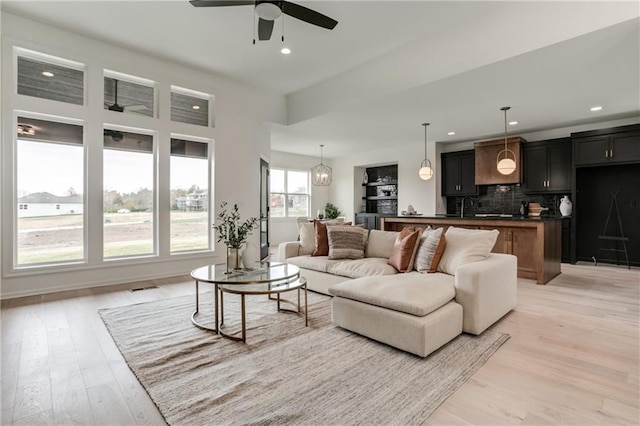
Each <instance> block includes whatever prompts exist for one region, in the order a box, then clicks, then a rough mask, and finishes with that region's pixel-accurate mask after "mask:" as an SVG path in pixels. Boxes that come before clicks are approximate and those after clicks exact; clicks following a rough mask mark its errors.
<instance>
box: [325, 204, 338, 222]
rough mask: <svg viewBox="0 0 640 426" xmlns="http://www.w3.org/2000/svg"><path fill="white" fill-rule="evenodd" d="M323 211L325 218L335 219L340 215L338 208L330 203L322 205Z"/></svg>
mask: <svg viewBox="0 0 640 426" xmlns="http://www.w3.org/2000/svg"><path fill="white" fill-rule="evenodd" d="M324 211H325V213H326V215H327V219H335V218H337V217H338V216H340V213H341V212H340V209H338V208H337V207H336V206H334V205H333V204H331V203H327V205H326V206H325V207H324Z"/></svg>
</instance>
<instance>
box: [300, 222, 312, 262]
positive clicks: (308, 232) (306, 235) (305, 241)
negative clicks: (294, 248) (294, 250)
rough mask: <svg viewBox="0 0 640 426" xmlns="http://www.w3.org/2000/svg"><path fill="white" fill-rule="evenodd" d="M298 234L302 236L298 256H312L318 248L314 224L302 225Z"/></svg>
mask: <svg viewBox="0 0 640 426" xmlns="http://www.w3.org/2000/svg"><path fill="white" fill-rule="evenodd" d="M298 233H299V235H300V249H299V250H298V254H299V255H300V256H303V255H305V254H311V253H312V252H313V249H315V248H316V231H315V229H314V228H313V222H308V223H301V224H300V229H299V231H298Z"/></svg>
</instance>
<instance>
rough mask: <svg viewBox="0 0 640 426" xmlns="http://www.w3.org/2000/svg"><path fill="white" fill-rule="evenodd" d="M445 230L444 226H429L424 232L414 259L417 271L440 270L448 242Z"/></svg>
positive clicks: (431, 271)
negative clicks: (439, 265) (434, 227)
mask: <svg viewBox="0 0 640 426" xmlns="http://www.w3.org/2000/svg"><path fill="white" fill-rule="evenodd" d="M443 231H444V229H443V228H438V229H433V228H431V227H428V228H427V229H425V230H424V231H423V232H422V235H421V236H420V242H419V243H418V251H417V252H416V258H415V261H414V264H415V268H416V271H418V272H428V273H433V272H436V271H437V270H438V264H439V263H440V259H441V258H442V254H443V253H444V249H445V244H446V239H445V237H444V232H443Z"/></svg>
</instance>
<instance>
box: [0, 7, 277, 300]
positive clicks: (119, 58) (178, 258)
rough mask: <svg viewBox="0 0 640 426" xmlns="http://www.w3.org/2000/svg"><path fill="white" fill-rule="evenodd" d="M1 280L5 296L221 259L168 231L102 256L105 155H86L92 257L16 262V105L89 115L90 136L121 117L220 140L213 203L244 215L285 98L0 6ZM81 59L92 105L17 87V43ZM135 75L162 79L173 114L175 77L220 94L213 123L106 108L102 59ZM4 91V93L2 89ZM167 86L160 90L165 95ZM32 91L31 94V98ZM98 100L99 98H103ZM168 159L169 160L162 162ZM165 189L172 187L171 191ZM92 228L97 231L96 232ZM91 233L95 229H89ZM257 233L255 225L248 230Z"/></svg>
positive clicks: (97, 136)
mask: <svg viewBox="0 0 640 426" xmlns="http://www.w3.org/2000/svg"><path fill="white" fill-rule="evenodd" d="M1 24H2V26H1V29H2V93H3V97H2V129H3V130H2V145H1V148H2V150H1V151H0V164H1V166H2V171H1V173H2V191H1V192H2V211H1V212H0V223H1V224H2V237H3V238H2V252H1V254H2V258H1V260H2V265H1V266H2V288H1V292H0V297H1V298H10V297H17V296H23V295H29V294H39V293H46V292H53V291H60V290H66V289H73V288H83V287H91V286H99V285H109V284H115V283H122V282H130V281H135V280H145V279H153V278H159V277H164V276H173V275H179V274H185V273H188V272H189V271H191V270H192V269H194V268H195V267H197V266H201V265H205V264H208V263H221V262H224V249H223V248H224V246H223V245H221V244H218V245H217V246H216V250H215V251H210V252H201V253H191V254H179V255H171V254H170V253H169V242H168V236H167V235H166V233H160V234H159V235H158V241H159V254H158V255H157V256H153V257H149V258H143V259H129V260H124V261H109V262H103V261H102V259H101V252H102V240H101V229H102V228H101V223H100V219H99V218H100V217H101V211H102V206H101V197H99V196H98V197H96V196H95V194H101V193H102V186H101V184H102V178H101V176H102V165H101V161H100V158H99V157H96V156H93V157H92V156H89V159H90V164H89V165H88V167H89V170H90V172H91V173H90V177H89V182H88V185H87V187H86V191H87V193H89V194H94V195H93V197H89V203H88V205H87V206H86V209H85V211H86V212H88V215H87V217H88V218H89V221H88V223H87V232H89V233H90V238H89V243H88V247H87V248H88V251H89V258H88V261H87V263H86V264H81V265H64V266H58V267H49V268H30V269H16V268H14V267H13V261H12V258H11V250H9V248H10V247H11V245H12V240H11V238H12V235H13V232H12V228H13V200H12V188H11V182H12V179H11V174H12V167H13V165H12V161H11V159H12V158H13V157H12V154H13V148H12V146H13V140H14V137H15V135H14V134H15V122H14V118H13V114H14V110H16V109H21V110H26V111H34V112H42V113H51V114H54V113H55V115H60V116H67V117H77V118H79V119H80V120H82V121H83V122H84V124H85V133H86V135H87V143H88V144H89V145H90V144H92V143H94V142H92V141H96V140H97V141H102V126H103V123H105V122H107V123H110V124H120V125H124V126H127V125H128V126H136V125H139V124H138V123H140V120H147V121H146V122H144V124H145V126H146V125H148V127H149V128H154V129H156V130H157V133H158V141H159V143H160V145H161V146H163V144H165V145H166V144H167V143H168V141H169V138H170V133H171V132H176V133H181V134H189V135H192V136H196V137H203V138H209V139H214V140H215V166H214V167H215V169H214V184H213V188H214V191H213V193H214V198H213V200H212V202H213V205H214V206H218V205H219V203H220V201H223V200H225V201H228V202H230V203H237V204H238V205H239V206H240V209H241V214H242V216H243V217H249V216H259V189H260V188H259V179H260V173H259V172H260V158H265V159H267V160H268V159H269V157H270V132H269V126H268V125H267V124H266V122H277V123H284V122H285V120H286V102H285V98H284V97H283V96H281V95H276V94H271V93H268V92H264V91H261V90H259V89H256V88H253V87H248V86H244V85H241V84H239V83H237V82H234V81H232V80H229V79H226V78H223V77H220V76H217V75H214V74H209V73H204V72H201V71H198V70H194V69H190V68H187V67H184V66H182V65H180V64H177V63H172V62H169V61H166V60H160V59H157V58H154V57H151V56H147V55H144V54H142V53H140V52H134V51H130V50H127V49H123V48H121V47H117V46H114V45H110V44H107V43H104V42H100V41H97V40H94V39H91V38H89V37H85V36H81V35H78V34H73V33H70V32H66V31H64V30H61V29H58V28H55V27H52V26H48V25H44V24H41V23H39V22H35V21H31V20H29V19H25V18H22V17H19V16H16V15H12V14H9V13H6V12H3V13H2V21H1ZM14 45H15V46H19V47H22V48H26V49H31V50H34V51H38V52H42V53H47V54H50V55H54V56H59V57H62V58H67V59H71V60H75V61H78V62H81V63H84V64H86V65H87V67H88V68H87V73H86V81H87V90H88V98H87V100H88V102H87V106H86V107H78V106H75V105H67V104H62V103H53V102H52V101H46V100H42V99H37V98H29V97H25V96H17V95H16V94H15V80H14V69H15V67H14V63H13V58H12V49H13V46H14ZM105 68H106V69H110V70H116V71H119V72H123V73H127V74H131V75H136V76H140V77H144V78H148V79H151V80H154V81H156V82H157V83H158V93H159V99H158V102H159V105H158V106H159V114H160V117H167V116H168V114H169V110H170V106H169V101H168V96H167V94H168V93H169V89H170V85H177V86H180V87H186V88H189V89H193V90H197V91H201V92H205V93H211V94H213V95H214V96H215V106H214V108H215V116H216V128H215V129H213V128H205V127H199V126H191V125H186V124H182V123H178V124H176V123H169V122H168V121H167V120H166V119H165V121H162V120H159V119H152V118H137V117H132V115H130V114H120V115H116V114H113V113H111V112H110V111H105V110H104V109H103V108H102V105H101V103H102V90H103V89H102V84H103V82H102V75H103V71H102V70H103V69H105ZM5 95H6V96H5ZM161 95H163V96H164V98H163V97H161ZM27 98H28V99H27ZM98 104H99V105H98ZM164 151H165V154H162V153H160V154H159V157H158V161H159V163H160V167H161V170H166V167H167V166H168V161H169V160H168V154H166V152H168V151H167V150H164ZM163 167H164V168H163ZM168 185H169V178H168V176H166V175H165V174H160V176H158V180H157V191H158V194H159V196H158V203H159V205H163V204H165V203H166V204H167V205H168V195H167V194H168ZM165 193H166V194H165ZM158 221H159V224H160V226H161V228H160V229H165V228H162V226H163V225H162V224H163V223H164V224H166V223H168V212H164V210H163V211H161V212H160V213H159V214H158ZM91 233H94V234H91ZM92 236H94V237H96V238H91V237H92ZM252 238H253V242H255V243H256V244H257V243H258V241H259V235H258V232H254V235H253V236H252Z"/></svg>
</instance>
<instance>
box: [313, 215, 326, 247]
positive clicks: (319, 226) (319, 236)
mask: <svg viewBox="0 0 640 426" xmlns="http://www.w3.org/2000/svg"><path fill="white" fill-rule="evenodd" d="M313 227H314V228H315V230H316V248H315V249H314V250H313V253H311V256H329V239H328V237H327V225H326V224H324V223H322V222H320V221H319V220H315V219H314V221H313Z"/></svg>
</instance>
